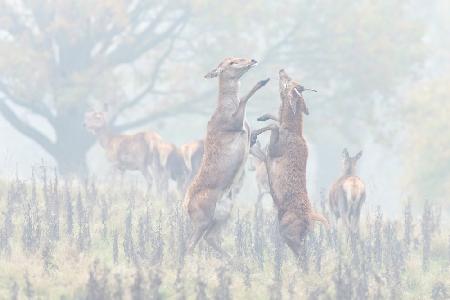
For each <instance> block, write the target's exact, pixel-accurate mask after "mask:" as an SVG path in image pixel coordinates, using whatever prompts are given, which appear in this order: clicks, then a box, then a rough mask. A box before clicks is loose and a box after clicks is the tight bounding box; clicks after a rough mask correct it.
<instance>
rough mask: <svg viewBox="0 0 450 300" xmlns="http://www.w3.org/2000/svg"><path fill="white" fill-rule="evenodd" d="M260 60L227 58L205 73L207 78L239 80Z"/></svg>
mask: <svg viewBox="0 0 450 300" xmlns="http://www.w3.org/2000/svg"><path fill="white" fill-rule="evenodd" d="M257 63H258V62H257V61H256V60H254V59H248V58H236V57H227V58H225V59H224V60H223V61H222V62H221V63H220V64H219V65H218V66H217V68H215V69H214V70H212V71H210V72H209V73H208V74H206V75H205V78H215V77H218V76H219V77H220V78H223V79H231V80H238V79H239V78H241V77H242V75H244V74H245V73H246V72H247V71H248V70H250V69H251V68H252V67H254V66H256V64H257Z"/></svg>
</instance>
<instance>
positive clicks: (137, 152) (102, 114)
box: [84, 111, 161, 188]
mask: <svg viewBox="0 0 450 300" xmlns="http://www.w3.org/2000/svg"><path fill="white" fill-rule="evenodd" d="M84 126H85V127H86V129H87V130H89V131H90V132H91V133H92V134H94V135H95V136H96V138H97V139H98V142H99V143H100V145H101V146H102V148H103V149H104V150H105V151H106V156H107V158H108V160H109V161H110V162H111V163H113V165H114V167H115V168H116V169H117V170H119V172H120V174H121V176H123V174H124V173H125V171H127V170H137V171H140V172H141V173H142V175H143V176H144V178H145V180H146V182H147V185H148V188H151V186H152V183H153V177H152V175H151V173H150V172H149V166H150V165H152V164H153V163H154V159H155V152H156V144H157V143H158V142H159V140H161V137H160V136H159V135H158V134H156V133H154V132H139V133H136V134H132V135H125V134H114V133H112V131H111V129H110V127H109V125H108V120H107V111H90V112H86V114H85V116H84Z"/></svg>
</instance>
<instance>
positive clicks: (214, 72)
mask: <svg viewBox="0 0 450 300" xmlns="http://www.w3.org/2000/svg"><path fill="white" fill-rule="evenodd" d="M220 72H222V69H221V68H215V69H214V70H212V71H210V72H209V73H208V74H206V75H205V78H215V77H217V76H219V74H220Z"/></svg>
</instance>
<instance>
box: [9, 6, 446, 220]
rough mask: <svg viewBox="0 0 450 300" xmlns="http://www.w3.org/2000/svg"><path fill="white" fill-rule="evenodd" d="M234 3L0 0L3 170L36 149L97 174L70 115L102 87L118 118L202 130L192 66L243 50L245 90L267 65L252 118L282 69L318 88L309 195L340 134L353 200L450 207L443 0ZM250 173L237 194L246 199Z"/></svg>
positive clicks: (203, 110) (274, 101) (94, 150)
mask: <svg viewBox="0 0 450 300" xmlns="http://www.w3.org/2000/svg"><path fill="white" fill-rule="evenodd" d="M241 2H242V1H226V2H224V1H187V2H186V1H169V2H167V3H161V2H160V1H154V2H152V1H147V2H145V1H144V2H141V1H139V2H133V1H120V0H116V1H61V3H58V4H57V3H52V4H42V3H41V4H39V3H38V1H23V2H22V1H1V3H0V113H1V114H0V134H1V137H2V139H1V140H2V143H1V144H0V155H1V156H0V176H1V177H2V179H7V178H10V177H12V176H15V175H16V174H18V175H19V176H20V177H23V178H27V177H29V176H30V173H31V167H32V166H39V165H41V164H45V165H54V166H56V167H58V169H59V171H60V172H61V174H62V175H64V176H69V175H70V176H73V174H76V176H80V177H83V176H95V177H97V178H99V180H100V179H102V178H103V179H105V178H109V174H110V168H109V164H108V162H107V161H106V159H105V156H104V151H103V149H101V148H100V147H99V145H98V144H97V143H95V140H94V139H93V137H92V136H90V135H89V133H87V132H86V131H85V130H84V128H83V126H82V117H83V114H84V112H85V111H87V110H89V109H101V107H102V105H103V103H104V102H107V103H109V105H110V107H111V110H112V113H113V115H116V116H117V118H116V119H115V121H114V123H113V124H112V126H113V127H114V128H116V130H117V132H137V131H139V130H143V129H151V130H156V131H157V132H158V133H159V134H161V135H162V137H163V138H164V139H166V140H168V141H171V142H173V143H175V144H177V145H180V144H182V143H185V142H190V141H192V140H194V139H198V138H203V137H204V134H205V127H206V122H207V120H208V118H209V115H210V114H211V112H212V111H213V109H214V105H215V102H216V92H217V81H216V80H206V79H204V78H203V75H204V74H206V73H207V72H208V71H209V70H210V69H212V68H214V67H215V66H216V65H217V64H218V63H219V62H220V61H221V60H222V59H223V58H224V57H226V56H242V57H250V58H254V59H256V60H258V61H259V62H260V64H259V65H258V66H257V67H256V68H255V69H253V70H251V71H250V72H249V73H248V74H247V75H245V76H244V77H243V79H242V91H241V92H242V93H245V91H247V90H248V89H250V88H251V87H252V86H253V84H254V83H255V82H256V81H257V80H260V79H263V78H266V77H270V78H271V79H272V80H271V82H270V83H269V84H268V85H267V86H266V87H265V88H263V89H262V90H261V91H259V92H258V93H257V94H256V95H255V96H254V97H253V98H252V100H251V101H250V103H249V107H248V112H247V116H248V119H249V121H250V122H251V124H252V126H253V127H258V126H259V124H258V123H257V122H256V121H255V120H256V117H257V116H258V115H260V114H262V113H266V112H275V111H276V110H277V107H278V104H279V98H278V92H277V88H278V82H277V74H278V70H279V69H280V68H285V69H286V70H287V71H288V73H289V74H290V75H291V76H292V77H293V78H295V79H297V80H299V81H300V82H302V83H303V85H304V86H306V87H310V88H314V89H317V90H318V91H319V92H318V93H317V94H312V93H311V94H305V99H306V101H307V105H308V106H309V110H310V115H309V116H307V117H306V118H305V135H306V137H307V139H308V142H309V150H310V159H309V161H308V168H309V169H308V185H309V191H310V193H311V196H312V197H313V198H318V197H320V192H321V191H322V190H325V191H327V190H328V189H329V187H330V184H331V183H332V181H333V180H335V179H336V178H337V177H338V176H339V174H340V172H341V152H342V149H343V148H344V147H347V148H348V149H349V151H350V153H351V154H354V153H356V152H357V151H359V150H363V152H364V153H363V157H362V159H361V161H360V163H359V166H358V173H359V175H360V176H361V177H362V178H363V180H364V181H365V182H366V184H367V190H368V198H367V203H366V204H367V206H366V207H368V208H371V209H372V208H375V207H376V206H378V205H381V207H382V208H383V210H384V211H385V212H386V213H387V214H388V215H390V216H392V215H394V214H397V213H400V212H401V207H402V204H404V202H405V201H406V200H407V199H411V200H412V201H413V203H414V207H415V208H416V209H419V208H420V209H421V208H422V204H423V203H424V201H425V200H432V201H435V202H438V203H441V204H442V205H443V208H444V209H445V210H447V211H448V209H449V207H450V206H449V201H448V199H449V198H448V194H449V192H450V134H449V132H448V129H449V122H448V119H449V117H450V99H449V98H450V88H449V82H450V52H449V51H448V49H449V47H450V21H449V17H448V14H447V13H446V12H449V11H450V4H449V2H448V1H446V0H437V1H433V2H432V4H430V3H424V2H423V1H413V0H411V1H357V2H355V1H350V0H348V1H325V0H324V1H315V2H314V3H311V1H283V3H278V2H277V1H246V2H245V3H241ZM142 3H145V4H142ZM253 176H254V175H253V173H248V176H247V179H246V187H245V189H244V191H243V192H242V193H241V194H240V195H239V200H240V202H241V203H242V205H245V204H249V205H252V204H253V203H254V201H255V198H256V195H255V188H254V179H253ZM128 178H129V179H130V180H134V179H137V180H138V179H139V174H129V175H128Z"/></svg>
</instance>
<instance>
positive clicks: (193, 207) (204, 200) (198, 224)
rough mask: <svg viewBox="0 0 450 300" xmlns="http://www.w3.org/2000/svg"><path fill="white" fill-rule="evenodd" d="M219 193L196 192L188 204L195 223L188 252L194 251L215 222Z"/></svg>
mask: <svg viewBox="0 0 450 300" xmlns="http://www.w3.org/2000/svg"><path fill="white" fill-rule="evenodd" d="M219 196H220V195H219V193H217V192H216V191H214V190H205V191H201V192H199V193H196V194H194V195H193V196H192V197H191V199H190V200H189V203H188V204H187V206H188V207H187V208H188V213H189V217H190V218H191V221H192V225H193V228H194V229H193V232H192V235H191V237H190V239H189V243H188V252H190V253H192V252H193V251H194V249H195V246H196V245H197V244H198V242H199V240H200V239H201V238H202V237H203V236H204V235H205V233H206V232H207V231H208V230H209V229H210V227H211V226H212V225H213V223H214V210H215V203H216V201H217V199H218V198H219Z"/></svg>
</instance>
